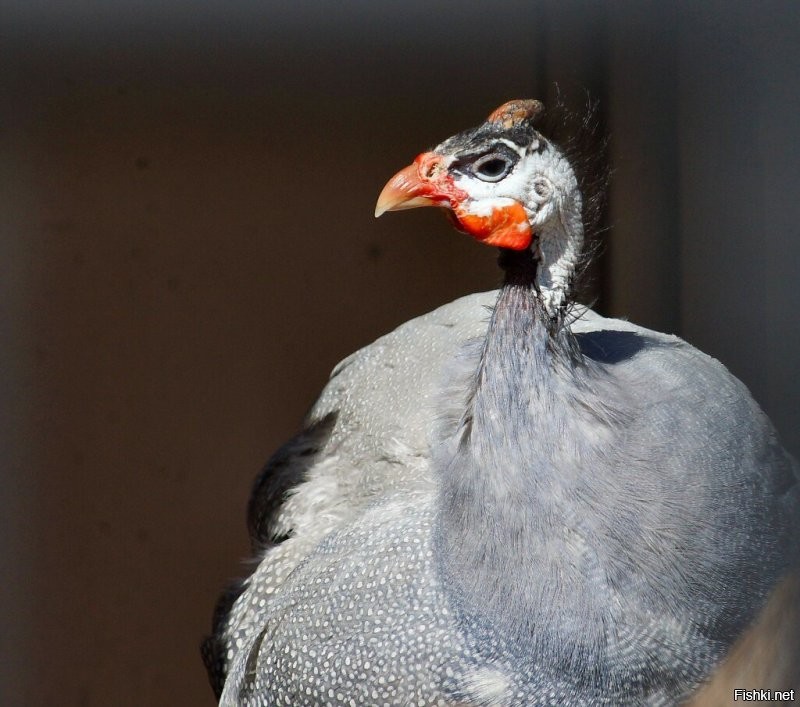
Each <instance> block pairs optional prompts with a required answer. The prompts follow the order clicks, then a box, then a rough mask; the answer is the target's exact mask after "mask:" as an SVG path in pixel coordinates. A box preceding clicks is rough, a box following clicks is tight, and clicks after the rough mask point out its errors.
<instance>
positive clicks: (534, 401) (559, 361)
mask: <svg viewBox="0 0 800 707" xmlns="http://www.w3.org/2000/svg"><path fill="white" fill-rule="evenodd" d="M500 265H501V267H502V268H503V269H504V270H505V282H504V285H503V287H502V289H501V291H500V294H499V296H498V299H497V304H496V306H495V308H494V311H493V314H492V318H491V323H490V325H489V330H488V333H487V336H486V340H485V342H484V345H483V350H482V353H481V357H480V362H479V365H478V369H477V373H474V374H473V377H472V378H471V381H472V383H471V385H470V386H469V390H468V395H467V401H466V410H465V412H464V414H463V415H462V417H461V419H460V421H459V422H458V423H457V424H456V426H455V430H454V431H453V430H452V429H451V433H450V435H449V438H448V439H447V440H445V441H443V443H442V445H441V447H440V449H439V450H438V452H437V453H436V454H434V463H435V464H436V465H437V466H438V468H439V470H440V473H441V486H440V489H441V491H440V493H441V495H440V506H439V522H438V530H437V532H438V543H439V544H438V551H439V553H440V559H441V562H442V565H443V568H444V571H445V574H446V575H447V576H448V580H449V581H450V583H451V586H453V587H455V588H456V592H457V594H459V595H460V597H461V601H462V602H463V606H465V607H467V608H468V610H469V611H473V612H477V615H480V616H489V617H491V624H492V625H493V626H495V627H501V628H502V629H503V633H504V634H505V635H507V636H510V637H511V638H515V639H518V641H519V642H520V643H525V642H527V643H529V642H530V635H531V634H532V632H533V626H538V627H539V629H537V630H540V629H542V626H543V621H544V623H546V617H545V618H544V619H543V617H542V616H541V611H540V609H541V607H543V606H545V607H547V606H550V607H553V606H554V603H553V601H552V600H551V599H548V600H544V601H543V597H542V596H541V594H542V593H543V592H548V591H552V589H551V587H552V586H555V585H554V584H550V582H551V581H553V580H554V578H553V577H548V571H551V572H552V568H553V567H554V566H555V563H554V562H553V560H554V559H555V555H554V554H553V553H559V552H562V551H564V552H568V551H567V550H563V549H562V548H561V547H560V546H561V544H562V543H563V542H564V539H565V530H566V531H567V532H568V529H569V528H570V527H571V524H572V523H573V518H574V517H575V511H576V507H575V505H574V503H573V502H572V499H573V497H574V494H573V491H574V488H575V487H576V486H577V485H578V483H580V482H579V480H578V479H577V476H578V474H579V472H578V470H577V467H576V465H575V464H573V463H569V462H568V461H567V460H568V459H572V460H574V458H575V450H576V449H580V448H581V444H582V442H581V439H580V437H581V434H582V432H581V429H580V422H578V424H575V422H576V421H575V417H576V416H575V414H574V410H575V408H576V405H575V403H574V395H575V390H576V389H578V388H579V387H580V384H579V383H576V381H577V380H578V377H579V376H580V375H581V373H580V369H581V368H583V364H582V361H581V358H580V355H579V353H577V347H576V346H575V345H574V340H573V338H572V335H571V334H570V332H569V329H568V327H566V326H565V325H564V324H563V314H562V308H560V309H559V310H558V312H557V313H551V312H549V311H548V308H547V306H546V304H545V301H544V298H543V297H542V293H541V292H540V290H539V286H538V284H537V270H538V267H539V262H538V260H537V257H536V254H535V253H532V252H531V251H522V252H512V251H502V252H501V257H500ZM473 370H474V369H473ZM462 410H463V408H462ZM583 434H585V433H583ZM532 450H535V452H532ZM533 539H536V542H534V541H533ZM543 548H546V550H543ZM558 581H561V582H562V585H563V578H561V579H560V580H559V579H556V580H555V584H557V583H558ZM548 585H550V588H548ZM510 607H514V609H513V610H510ZM540 633H541V631H540Z"/></svg>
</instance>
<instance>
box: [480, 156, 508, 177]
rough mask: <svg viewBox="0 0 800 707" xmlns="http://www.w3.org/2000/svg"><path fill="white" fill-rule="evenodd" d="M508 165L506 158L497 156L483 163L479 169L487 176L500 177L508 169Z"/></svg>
mask: <svg viewBox="0 0 800 707" xmlns="http://www.w3.org/2000/svg"><path fill="white" fill-rule="evenodd" d="M506 167H507V165H506V161H505V160H501V159H500V158H499V157H495V158H494V159H492V160H488V161H486V162H484V163H482V164H481V166H480V167H479V168H478V171H479V172H480V173H481V174H483V175H485V176H487V177H499V176H500V175H501V174H502V173H503V172H505V171H506Z"/></svg>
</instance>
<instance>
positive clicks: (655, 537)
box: [218, 286, 798, 705]
mask: <svg viewBox="0 0 800 707" xmlns="http://www.w3.org/2000/svg"><path fill="white" fill-rule="evenodd" d="M496 298H497V293H486V294H483V295H474V296H471V297H467V298H463V299H461V300H458V301H456V302H454V303H452V304H449V305H446V306H444V307H441V308H440V309H438V310H436V311H434V312H432V313H430V314H428V315H425V316H423V317H420V318H419V319H416V320H413V321H411V322H409V323H407V324H405V325H403V326H401V327H400V328H399V329H397V330H396V331H395V332H393V333H392V334H389V335H388V336H385V337H383V338H381V339H379V340H378V341H376V342H375V343H374V344H372V345H371V346H369V347H366V348H365V349H362V350H361V351H359V352H357V353H356V354H354V355H352V356H351V357H349V358H348V359H346V360H345V361H343V362H342V363H341V364H339V366H337V367H336V369H335V370H334V372H333V374H332V377H331V380H330V382H329V383H328V385H327V386H326V388H325V390H324V391H323V393H322V395H321V397H320V399H319V400H318V402H317V404H316V405H315V406H314V408H313V410H312V412H311V413H310V416H309V423H310V424H311V425H313V424H314V423H315V422H316V421H319V420H323V419H327V420H331V419H332V418H331V415H333V416H335V422H334V423H333V424H332V427H331V428H330V429H329V430H328V433H327V437H326V439H324V440H321V441H320V442H319V444H317V445H316V446H315V447H314V448H313V455H312V454H309V453H308V450H307V449H305V448H303V447H302V445H301V446H300V447H301V449H303V450H304V451H303V453H301V454H299V455H298V456H297V457H296V458H295V459H294V460H292V458H291V455H289V457H288V458H286V457H284V458H282V460H281V464H282V465H284V466H287V465H288V466H289V467H291V465H292V464H293V463H294V464H297V465H302V472H303V473H302V480H299V479H298V481H299V483H298V485H297V486H295V487H294V488H293V489H292V490H291V491H290V492H289V494H288V497H287V499H286V501H285V502H284V503H283V505H282V506H280V507H279V508H277V510H276V512H275V514H274V515H273V516H272V518H271V520H270V523H269V528H270V530H269V532H270V533H271V534H272V535H274V536H276V537H286V536H288V539H285V540H283V541H282V542H280V543H279V544H277V545H274V546H268V547H267V548H266V550H265V551H264V553H263V557H262V558H261V561H260V562H259V564H258V566H257V567H256V570H255V571H254V573H253V574H252V576H251V577H250V578H249V579H248V580H246V582H245V585H244V591H243V592H242V593H241V595H240V596H239V597H238V599H237V600H236V602H235V603H234V604H233V606H232V608H231V611H230V613H229V614H228V616H227V618H226V620H225V621H224V622H223V623H222V625H221V626H220V628H219V633H218V641H219V645H220V647H221V648H222V651H221V654H222V656H221V657H222V661H223V663H224V668H223V670H224V671H225V672H226V673H227V681H226V683H225V687H224V692H223V695H222V700H221V704H222V705H274V704H289V705H318V704H328V703H330V704H332V705H339V704H341V705H347V704H358V705H382V704H390V705H408V704H418V705H434V704H470V705H546V704H554V705H561V704H574V705H580V704H586V705H589V704H610V705H624V704H628V705H662V704H663V705H668V704H676V703H678V702H679V701H680V700H682V699H683V698H684V697H685V696H686V695H687V694H688V692H690V691H691V690H692V689H693V688H694V687H695V686H696V685H697V684H698V683H699V682H700V681H701V680H703V679H704V678H705V677H707V676H708V674H709V673H710V671H711V670H712V669H713V667H714V665H716V664H717V663H718V661H719V660H720V659H721V658H722V657H723V656H724V654H725V651H726V650H727V648H728V647H729V646H730V644H731V643H732V642H733V641H734V640H735V638H736V637H737V636H738V635H739V633H740V632H741V631H742V629H743V628H744V627H745V626H746V625H747V624H748V622H749V621H751V620H752V619H753V617H754V616H755V615H756V613H757V612H758V610H759V609H760V608H761V606H762V604H763V601H764V598H765V596H766V595H767V593H768V592H769V590H770V589H771V588H772V587H773V586H774V584H775V582H776V581H777V580H778V579H779V577H780V576H781V575H782V574H783V573H785V572H786V571H787V569H788V564H789V562H790V559H789V558H790V556H792V553H793V550H791V548H790V544H791V542H792V539H791V537H790V536H791V534H792V527H793V523H794V522H795V518H796V514H797V508H798V490H797V479H796V470H793V467H792V461H791V460H790V458H789V457H788V456H787V455H786V454H785V452H784V451H783V450H782V449H781V448H780V446H779V445H778V443H777V442H776V440H775V435H774V431H773V429H772V427H771V425H770V423H769V422H768V420H767V419H766V418H765V416H764V415H763V413H762V412H761V411H760V410H759V409H758V407H757V405H756V404H755V402H753V400H752V398H751V397H750V395H749V393H748V392H747V390H746V389H745V388H744V386H743V385H742V384H741V383H740V382H739V381H737V380H736V379H735V378H733V377H732V376H731V375H730V374H729V373H728V372H727V370H726V369H725V368H724V367H723V366H722V365H721V364H719V363H718V362H717V361H715V360H713V359H711V358H710V357H708V356H706V355H704V354H702V353H700V352H698V351H697V350H695V349H693V348H692V347H690V346H689V345H687V344H686V343H685V342H683V341H681V340H680V339H678V338H676V337H672V336H667V335H664V334H658V333H655V332H651V331H648V330H645V329H642V328H640V327H637V326H635V325H632V324H629V323H627V322H623V321H619V320H608V319H603V318H601V317H599V316H597V315H595V314H593V313H592V312H590V311H586V310H576V313H575V315H574V316H575V318H574V321H571V322H570V323H569V324H567V325H566V326H565V328H564V330H563V332H562V334H561V336H562V337H563V338H564V341H563V342H562V343H563V344H564V345H563V346H561V345H558V346H556V347H553V346H552V345H551V344H550V341H549V338H548V336H549V334H548V332H546V331H544V330H542V329H541V328H542V327H545V328H546V327H547V326H549V325H548V322H547V321H546V316H545V317H543V316H541V314H542V312H541V311H537V302H536V298H535V296H534V292H533V289H532V288H525V287H508V286H507V287H506V288H504V290H503V295H502V297H501V299H500V301H499V302H498V303H497V306H496V307H495V308H494V314H493V316H494V318H495V322H494V325H493V326H492V332H494V334H493V336H494V338H495V340H493V339H492V337H490V338H489V339H488V340H486V341H485V342H484V339H485V337H486V332H487V327H488V323H489V318H490V313H489V311H488V309H490V308H492V307H493V306H494V305H495V300H496ZM520 298H521V299H522V300H524V301H525V302H523V306H522V310H520V302H519V301H518V300H520ZM520 311H525V312H527V315H526V317H523V318H522V320H520V318H519V316H518V315H519V312H520ZM510 312H515V313H516V314H515V321H513V322H505V323H504V322H503V321H502V318H503V317H504V316H506V315H508V314H509V313H510ZM498 337H499V338H498ZM493 347H494V348H493ZM494 353H498V355H497V356H495V355H494ZM482 362H483V363H482ZM543 376H544V377H546V380H544V379H543V378H542V377H543ZM520 382H523V385H520ZM504 386H505V387H506V388H507V390H505V391H504ZM508 405H512V406H513V407H512V408H511V409H508V407H507V406H508ZM498 406H505V407H498ZM465 410H466V411H469V412H468V414H465ZM508 420H513V424H512V426H511V427H509V425H508ZM432 431H433V432H432ZM531 449H535V450H536V454H535V455H534V454H531V452H530V450H531ZM309 459H311V461H309Z"/></svg>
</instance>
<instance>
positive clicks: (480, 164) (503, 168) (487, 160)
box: [472, 154, 514, 182]
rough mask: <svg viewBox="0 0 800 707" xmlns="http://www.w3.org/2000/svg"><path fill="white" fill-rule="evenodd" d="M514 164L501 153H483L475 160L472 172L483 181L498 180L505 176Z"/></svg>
mask: <svg viewBox="0 0 800 707" xmlns="http://www.w3.org/2000/svg"><path fill="white" fill-rule="evenodd" d="M513 166H514V165H513V164H512V163H511V162H510V161H509V160H508V159H506V158H505V157H503V156H501V155H496V154H491V155H485V156H484V157H481V158H480V159H478V160H475V162H474V164H473V165H472V172H473V173H474V174H475V176H476V177H478V178H479V179H482V180H483V181H484V182H499V181H500V180H501V179H502V178H503V177H505V176H506V175H507V174H508V173H509V172H510V171H511V168H512V167H513Z"/></svg>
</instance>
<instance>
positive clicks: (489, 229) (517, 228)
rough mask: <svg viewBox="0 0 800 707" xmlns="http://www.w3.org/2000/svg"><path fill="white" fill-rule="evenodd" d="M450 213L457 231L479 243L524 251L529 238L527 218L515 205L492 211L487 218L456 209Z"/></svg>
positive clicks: (531, 236)
mask: <svg viewBox="0 0 800 707" xmlns="http://www.w3.org/2000/svg"><path fill="white" fill-rule="evenodd" d="M453 213H454V214H455V217H456V218H457V219H458V222H459V224H460V225H461V229H462V230H463V231H464V232H465V233H468V234H469V235H471V236H472V237H473V238H475V239H476V240H478V241H480V242H481V243H486V244H487V245H493V246H498V247H499V248H509V249H510V250H525V249H526V248H527V247H528V246H530V244H531V240H532V238H533V234H532V233H531V225H530V223H529V222H528V215H527V214H526V213H525V209H524V208H523V207H522V204H520V203H519V202H517V201H514V202H512V203H511V204H509V205H508V206H503V207H497V208H494V209H492V211H491V212H490V213H489V215H487V216H479V215H477V214H474V213H470V212H469V211H468V210H466V208H463V207H462V206H460V205H459V206H457V207H456V208H455V209H453Z"/></svg>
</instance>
